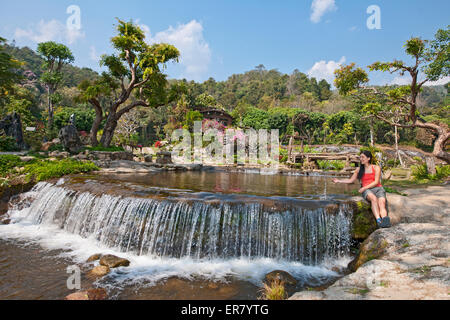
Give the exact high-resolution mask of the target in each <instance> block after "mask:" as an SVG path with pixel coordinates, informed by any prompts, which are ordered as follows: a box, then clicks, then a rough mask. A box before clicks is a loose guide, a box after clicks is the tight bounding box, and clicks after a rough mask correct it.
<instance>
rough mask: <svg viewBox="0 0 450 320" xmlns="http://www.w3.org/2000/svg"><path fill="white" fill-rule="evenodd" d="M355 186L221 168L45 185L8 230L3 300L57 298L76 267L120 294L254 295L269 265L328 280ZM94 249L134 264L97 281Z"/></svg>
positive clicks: (4, 232) (2, 241)
mask: <svg viewBox="0 0 450 320" xmlns="http://www.w3.org/2000/svg"><path fill="white" fill-rule="evenodd" d="M354 188H355V187H354V186H353V187H352V186H343V185H334V184H333V183H332V182H331V178H330V177H324V176H315V177H311V176H300V175H281V174H256V173H248V172H247V173H243V172H225V171H218V170H213V171H199V172H155V173H151V174H144V175H129V174H127V175H125V174H115V175H78V176H71V177H65V178H63V179H60V180H58V181H49V182H41V183H39V184H37V185H36V186H35V187H34V188H33V189H32V190H31V191H30V192H28V193H25V194H22V195H20V197H18V198H17V199H12V200H11V202H10V210H9V211H8V213H7V215H8V218H9V219H10V220H11V221H10V223H9V224H7V225H0V251H1V252H2V255H1V258H0V298H2V299H3V298H14V299H61V298H63V297H64V296H65V295H67V294H69V293H71V292H73V290H69V289H68V288H67V284H66V283H67V279H68V277H69V276H70V274H68V273H67V271H66V269H67V267H68V266H71V265H77V266H79V267H80V268H81V271H82V281H81V283H82V287H86V288H87V287H89V286H100V287H104V288H106V289H107V290H108V293H109V297H111V298H114V299H256V298H258V297H259V296H260V294H261V293H260V289H261V287H262V283H263V282H262V281H263V279H264V276H265V275H266V274H267V273H269V272H271V271H273V270H284V271H286V272H289V273H290V274H291V275H292V276H293V277H294V278H296V280H297V285H296V287H295V290H296V291H297V290H301V289H304V288H306V287H318V286H322V285H324V284H326V283H329V282H331V281H334V280H335V279H337V278H338V277H339V276H340V274H339V272H338V270H340V269H342V268H343V267H345V266H346V264H347V263H348V262H349V261H350V253H349V249H350V245H351V237H350V231H351V217H352V206H351V205H349V203H348V196H349V194H350V192H351V190H353V189H354ZM96 253H102V254H107V253H109V254H115V255H117V256H120V257H124V258H127V259H128V260H130V262H131V264H130V266H129V267H120V268H116V269H112V272H111V273H109V274H108V275H107V276H105V277H103V278H100V279H93V278H90V277H89V276H87V274H88V273H87V271H89V270H90V269H92V267H93V266H94V264H92V263H90V264H88V263H86V260H87V258H88V257H89V256H90V255H92V254H96ZM336 268H337V269H336Z"/></svg>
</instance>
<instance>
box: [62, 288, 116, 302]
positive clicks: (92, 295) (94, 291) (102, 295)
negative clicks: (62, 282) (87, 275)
mask: <svg viewBox="0 0 450 320" xmlns="http://www.w3.org/2000/svg"><path fill="white" fill-rule="evenodd" d="M107 297H108V294H107V293H106V290H105V289H103V288H91V289H88V290H85V291H78V292H74V293H71V294H69V295H68V296H66V297H65V298H64V300H106V298H107Z"/></svg>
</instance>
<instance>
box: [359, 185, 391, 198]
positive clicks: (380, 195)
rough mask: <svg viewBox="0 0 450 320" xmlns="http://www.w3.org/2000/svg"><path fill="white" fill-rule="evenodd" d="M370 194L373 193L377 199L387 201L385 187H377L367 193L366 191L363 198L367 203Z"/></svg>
mask: <svg viewBox="0 0 450 320" xmlns="http://www.w3.org/2000/svg"><path fill="white" fill-rule="evenodd" d="M369 192H370V193H373V194H374V195H375V196H376V197H377V198H385V199H386V191H384V188H383V187H375V188H372V189H367V190H366V191H364V192H363V193H362V197H363V198H364V200H366V201H368V200H367V196H368V195H369Z"/></svg>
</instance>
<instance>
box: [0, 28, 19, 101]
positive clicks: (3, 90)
mask: <svg viewBox="0 0 450 320" xmlns="http://www.w3.org/2000/svg"><path fill="white" fill-rule="evenodd" d="M5 44H6V39H4V38H2V37H0V100H1V99H2V98H3V96H4V95H7V94H8V91H9V90H11V87H12V86H13V85H14V84H15V83H17V82H18V81H19V80H21V79H22V78H23V77H22V75H21V74H20V73H19V69H20V67H21V66H22V62H20V61H18V60H17V59H15V58H14V57H13V56H11V55H10V54H9V53H7V52H6V51H5Z"/></svg>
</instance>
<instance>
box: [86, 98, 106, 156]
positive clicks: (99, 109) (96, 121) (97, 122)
mask: <svg viewBox="0 0 450 320" xmlns="http://www.w3.org/2000/svg"><path fill="white" fill-rule="evenodd" d="M89 102H90V103H91V104H92V106H93V107H94V110H95V119H94V122H93V123H92V127H91V133H90V134H91V145H92V146H93V147H95V146H97V145H98V139H97V133H98V129H99V128H100V124H101V123H102V120H103V110H102V107H101V106H100V103H99V102H98V101H97V100H96V99H91V100H89Z"/></svg>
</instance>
